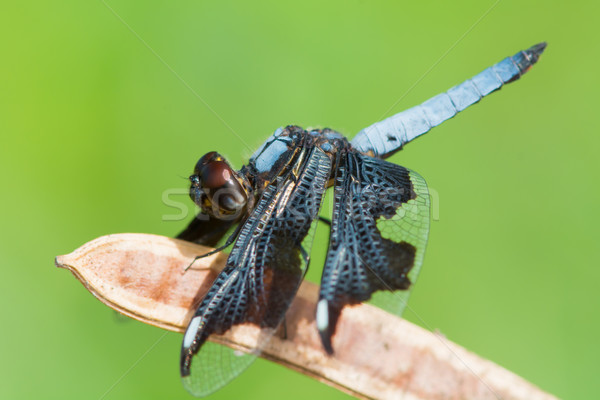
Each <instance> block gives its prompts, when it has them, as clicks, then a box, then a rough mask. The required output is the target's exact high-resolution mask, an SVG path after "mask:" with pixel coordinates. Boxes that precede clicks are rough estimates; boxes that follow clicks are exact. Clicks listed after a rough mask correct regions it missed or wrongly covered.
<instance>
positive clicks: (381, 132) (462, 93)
mask: <svg viewBox="0 0 600 400" xmlns="http://www.w3.org/2000/svg"><path fill="white" fill-rule="evenodd" d="M545 48H546V43H540V44H537V45H535V46H533V47H531V48H529V49H527V50H524V51H520V52H518V53H517V54H515V55H514V56H512V57H507V58H505V59H504V60H502V61H500V62H499V63H497V64H495V65H493V66H491V67H489V68H487V69H486V70H484V71H483V72H481V73H479V74H477V75H475V76H474V77H473V78H471V79H468V80H467V81H465V82H463V83H461V84H460V85H457V86H455V87H453V88H452V89H450V90H448V91H447V92H446V93H442V94H439V95H437V96H435V97H432V98H431V99H429V100H427V101H426V102H424V103H422V104H420V105H418V106H416V107H413V108H409V109H408V110H405V111H402V112H401V113H398V114H396V115H393V116H391V117H389V118H387V119H385V120H383V121H381V122H377V123H375V124H373V125H371V126H369V127H367V128H365V129H363V130H362V131H360V132H359V133H358V135H356V137H355V138H354V139H353V140H352V146H353V147H354V148H355V149H357V150H359V151H361V152H363V153H366V154H371V155H373V156H375V157H380V158H385V157H388V156H390V155H392V154H393V153H395V152H396V151H398V150H400V149H401V148H402V146H404V145H405V144H406V143H408V142H410V141H411V140H413V139H415V138H417V137H418V136H420V135H422V134H424V133H426V132H428V131H429V130H430V129H431V128H433V127H434V126H438V125H439V124H441V123H442V122H444V121H446V120H447V119H450V118H452V117H454V116H455V115H456V114H458V113H459V112H460V111H462V110H464V109H465V108H467V107H469V106H470V105H472V104H475V103H477V102H478V101H479V100H481V99H482V98H483V97H485V96H487V95H488V94H490V93H492V92H494V91H496V90H498V89H500V88H501V87H502V86H503V85H504V84H506V83H510V82H513V81H516V80H517V79H519V78H520V77H521V76H522V75H523V74H524V73H525V72H527V71H528V70H529V68H531V66H532V65H533V64H535V63H536V62H537V60H538V59H539V57H540V55H541V54H542V53H543V51H544V49H545Z"/></svg>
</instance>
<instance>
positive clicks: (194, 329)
mask: <svg viewBox="0 0 600 400" xmlns="http://www.w3.org/2000/svg"><path fill="white" fill-rule="evenodd" d="M201 320H202V317H194V318H192V320H191V321H190V324H189V325H188V328H187V330H186V331H185V336H184V337H183V347H185V348H188V347H190V346H191V345H192V343H193V342H194V339H196V333H198V327H199V326H200V321H201Z"/></svg>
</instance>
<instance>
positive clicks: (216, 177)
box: [199, 161, 232, 189]
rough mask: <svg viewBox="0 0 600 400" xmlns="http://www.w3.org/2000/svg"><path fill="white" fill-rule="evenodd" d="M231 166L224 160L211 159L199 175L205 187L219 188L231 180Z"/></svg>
mask: <svg viewBox="0 0 600 400" xmlns="http://www.w3.org/2000/svg"><path fill="white" fill-rule="evenodd" d="M231 175H232V174H231V168H230V167H229V165H227V163H226V162H224V161H211V162H209V163H208V164H206V165H204V167H203V168H202V170H201V171H200V174H199V177H200V180H201V181H202V183H203V184H204V187H206V188H210V189H217V188H220V187H223V186H224V185H225V184H226V183H227V182H228V181H230V180H231V178H232V176H231Z"/></svg>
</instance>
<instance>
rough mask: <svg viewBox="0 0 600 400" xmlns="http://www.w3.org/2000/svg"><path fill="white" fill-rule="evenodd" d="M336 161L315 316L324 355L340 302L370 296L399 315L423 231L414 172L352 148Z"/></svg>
mask: <svg viewBox="0 0 600 400" xmlns="http://www.w3.org/2000/svg"><path fill="white" fill-rule="evenodd" d="M338 164H339V168H338V172H337V175H336V180H335V194H334V196H335V205H334V209H333V218H332V224H331V234H330V242H329V249H328V252H327V259H326V261H325V268H324V270H323V277H322V279H321V289H320V294H319V303H318V306H317V318H316V320H317V327H318V329H319V332H320V334H321V340H322V342H323V346H324V347H325V350H327V351H328V352H329V353H332V352H333V348H332V345H331V337H332V335H333V334H334V333H335V327H336V324H337V320H338V317H339V315H340V313H341V311H342V309H343V308H344V307H345V306H348V305H352V304H357V303H360V302H363V301H367V300H371V301H372V302H374V303H375V304H376V305H378V306H380V307H382V308H384V309H386V310H387V311H389V312H392V313H394V314H397V315H400V314H401V313H402V311H403V309H404V306H405V304H406V300H407V299H408V290H409V289H410V287H411V285H412V284H413V283H414V282H415V280H416V279H417V275H418V273H419V269H420V267H421V264H422V262H423V256H424V252H425V246H426V244H427V234H428V231H429V194H428V191H427V185H426V183H425V181H424V180H423V178H421V177H420V176H419V175H418V174H416V173H415V172H413V171H410V170H408V169H406V168H404V167H401V166H399V165H395V164H392V163H389V162H387V161H383V160H381V159H376V158H373V157H369V156H366V155H363V154H360V153H357V152H354V151H350V152H348V153H346V154H344V155H341V156H340V159H339V162H338ZM396 291H401V293H402V294H401V295H398V293H396ZM390 298H391V299H392V300H393V301H391V302H390V301H389V300H390Z"/></svg>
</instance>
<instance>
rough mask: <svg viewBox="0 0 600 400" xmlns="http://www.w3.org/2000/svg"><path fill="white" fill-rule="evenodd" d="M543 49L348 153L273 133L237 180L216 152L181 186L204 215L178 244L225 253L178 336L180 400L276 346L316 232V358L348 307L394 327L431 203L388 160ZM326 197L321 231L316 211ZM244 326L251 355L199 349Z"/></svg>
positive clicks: (429, 104) (205, 390)
mask: <svg viewBox="0 0 600 400" xmlns="http://www.w3.org/2000/svg"><path fill="white" fill-rule="evenodd" d="M545 47H546V43H540V44H537V45H535V46H533V47H531V48H529V49H527V50H523V51H520V52H518V53H517V54H515V55H514V56H512V57H507V58H505V59H504V60H502V61H500V62H498V63H497V64H494V65H493V66H491V67H489V68H487V69H485V70H484V71H483V72H481V73H479V74H477V75H475V76H474V77H472V78H471V79H468V80H466V81H465V82H463V83H461V84H459V85H457V86H454V87H452V88H451V89H449V90H448V91H446V92H444V93H441V94H439V95H437V96H435V97H433V98H431V99H429V100H427V101H425V102H423V103H422V104H420V105H417V106H415V107H413V108H410V109H407V110H405V111H403V112H400V113H398V114H396V115H393V116H391V117H389V118H387V119H385V120H383V121H381V122H377V123H375V124H373V125H371V126H369V127H367V128H364V129H363V130H361V131H360V132H359V133H358V134H357V135H356V136H355V137H354V138H353V139H352V140H351V141H350V140H348V139H347V138H346V137H345V136H344V135H342V134H341V133H339V132H337V131H335V130H332V129H328V128H325V129H308V130H306V129H303V128H301V127H299V126H294V125H290V126H286V127H284V128H279V129H277V130H276V131H275V133H273V135H272V136H270V137H269V138H268V139H267V140H266V141H265V142H264V144H263V145H262V146H261V147H260V148H259V149H258V150H256V152H255V153H254V154H253V155H252V156H251V157H250V159H249V161H248V163H247V164H246V165H245V166H243V167H242V168H241V169H240V170H238V171H236V170H234V169H233V168H232V166H231V165H230V164H229V163H228V162H227V160H226V159H225V158H224V157H223V156H222V155H220V154H219V153H217V152H214V151H211V152H209V153H207V154H205V155H204V156H203V157H201V158H200V159H199V160H198V162H197V163H196V165H195V168H194V172H193V174H192V175H191V176H190V178H189V179H190V181H191V186H190V197H191V199H192V200H193V202H194V203H195V204H196V205H198V206H199V208H200V212H199V213H198V215H197V216H196V217H195V218H194V219H193V220H192V221H191V223H190V224H189V226H188V227H187V228H186V229H185V230H184V231H183V232H181V233H180V234H179V236H178V238H180V239H184V240H188V241H192V242H196V243H199V244H203V245H206V246H212V247H214V246H216V245H217V244H218V243H220V242H222V239H224V238H225V236H226V235H227V234H228V233H229V235H228V237H227V239H226V241H225V243H224V244H223V246H220V247H218V248H217V249H216V250H215V252H216V251H220V250H223V249H224V248H226V247H228V246H231V245H232V246H233V247H232V248H231V252H230V254H229V256H228V258H227V262H226V265H225V267H224V269H223V270H222V271H221V272H220V273H219V274H218V276H217V277H216V279H215V280H214V282H213V283H212V286H211V287H210V289H209V290H208V292H207V294H206V295H205V297H204V298H203V299H202V300H201V301H200V304H199V306H198V308H197V310H196V312H195V313H194V314H193V316H192V318H191V320H190V322H189V325H188V328H187V330H186V332H185V334H184V338H183V344H182V348H181V359H180V372H181V376H182V379H183V384H184V386H185V387H186V389H187V390H188V391H189V392H190V393H191V394H193V395H196V396H205V395H208V394H210V393H212V392H214V391H215V390H217V389H218V388H220V387H221V386H223V385H225V384H226V383H228V382H229V381H230V380H231V379H233V378H234V377H236V376H237V375H239V374H240V373H241V372H242V371H243V370H244V369H245V368H246V367H248V366H249V365H250V363H251V362H252V361H253V360H254V359H255V358H256V356H257V355H258V354H260V349H261V348H263V347H264V344H266V343H267V342H268V340H269V338H270V337H272V335H274V334H276V332H277V330H278V328H279V327H280V325H282V321H284V316H285V313H286V310H287V309H288V307H289V306H290V304H291V301H292V299H293V298H294V296H295V294H296V292H297V290H298V288H299V285H300V283H301V282H302V280H303V277H304V275H305V273H306V270H307V268H308V266H309V262H310V248H311V245H312V243H313V239H314V233H315V227H316V225H317V223H318V222H319V221H320V220H322V221H324V222H325V223H328V224H329V225H330V234H329V247H328V250H327V255H326V259H325V264H324V267H323V273H322V278H321V283H320V290H319V299H318V302H317V306H316V310H315V313H316V318H315V321H316V329H317V330H318V333H319V335H320V338H321V342H322V345H323V351H324V352H325V353H326V354H329V355H331V354H333V353H334V351H335V348H334V346H333V343H334V342H335V341H334V340H333V339H335V331H336V326H337V324H338V320H339V317H340V314H341V312H342V310H343V309H344V308H345V307H348V306H351V305H354V304H358V303H362V302H370V303H374V304H376V305H378V306H380V307H382V308H384V309H385V310H386V311H388V312H391V313H394V314H397V315H400V314H401V313H402V311H403V309H404V306H405V304H406V301H407V299H408V294H409V293H410V289H411V288H412V287H413V286H414V283H415V281H416V279H417V275H418V273H419V270H420V268H421V265H422V263H423V258H424V252H425V246H426V243H427V236H428V232H429V220H430V217H429V208H430V202H429V194H428V190H427V184H426V182H425V180H424V179H423V178H422V177H421V176H420V175H418V174H417V173H416V172H414V171H412V170H409V169H407V168H404V167H402V166H399V165H396V164H393V163H390V162H388V161H385V159H386V158H387V157H389V156H391V155H392V154H394V153H396V152H397V151H399V150H401V149H402V148H403V147H404V145H405V144H407V143H409V142H411V141H412V140H414V139H416V138H417V137H419V136H421V135H423V134H424V133H426V132H428V131H429V130H430V129H431V128H433V127H435V126H437V125H439V124H441V123H442V122H444V121H446V120H448V119H450V118H452V117H454V116H455V115H456V114H458V113H459V112H460V111H463V110H464V109H466V108H467V107H469V106H471V105H473V104H475V103H477V102H479V100H481V99H482V98H483V97H485V96H487V95H488V94H490V93H492V92H494V91H496V90H498V89H500V88H501V87H502V86H503V85H505V84H507V83H510V82H513V81H516V80H517V79H519V78H520V77H521V76H522V75H523V74H524V73H526V72H527V71H528V70H529V69H530V67H531V66H532V65H533V64H535V63H536V62H537V61H538V58H539V57H540V55H541V54H542V52H543V51H544V49H545ZM331 186H333V194H334V206H333V213H332V216H331V220H330V221H328V220H326V219H324V218H322V217H320V208H321V204H322V201H323V196H324V194H325V192H326V190H327V189H328V188H329V187H331ZM231 232H232V233H231ZM212 253H213V252H211V253H208V254H212ZM206 255H207V254H206ZM202 256H205V255H201V256H199V257H202ZM199 257H197V258H199ZM240 324H253V325H256V326H258V327H260V328H262V330H261V332H262V333H264V334H261V338H262V339H261V340H260V341H259V342H258V343H257V345H256V347H257V348H256V349H255V351H253V352H251V353H249V354H239V352H235V351H234V350H231V349H229V348H227V347H225V346H221V345H218V344H215V343H213V342H210V341H208V340H207V339H208V338H209V337H210V336H211V335H213V334H224V333H226V332H228V331H229V330H230V329H232V328H233V327H234V326H236V325H240Z"/></svg>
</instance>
